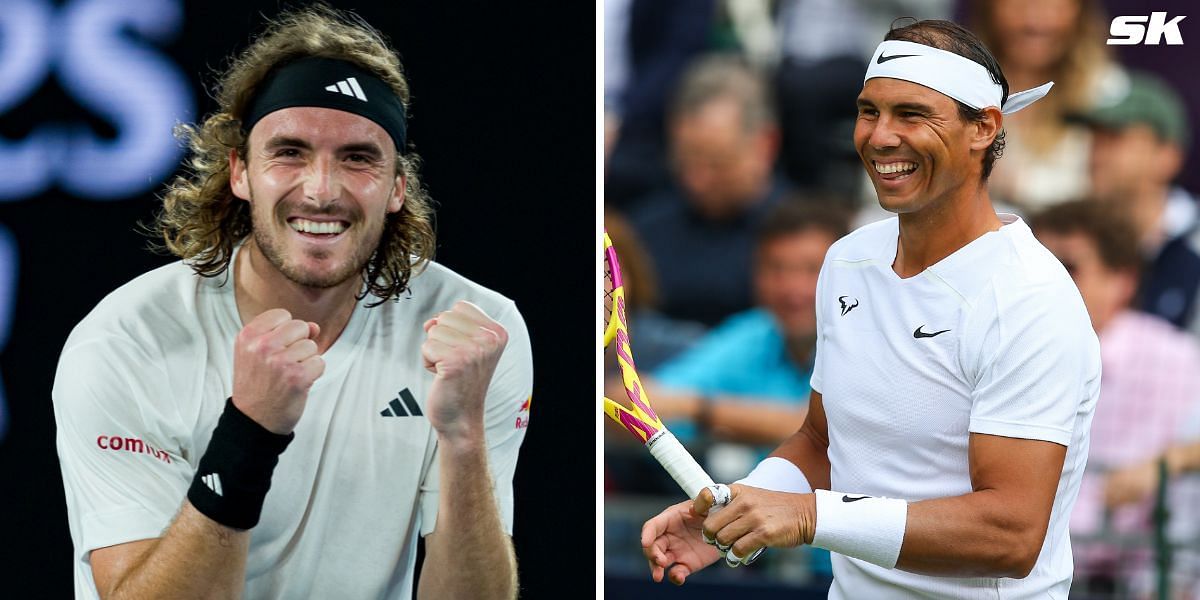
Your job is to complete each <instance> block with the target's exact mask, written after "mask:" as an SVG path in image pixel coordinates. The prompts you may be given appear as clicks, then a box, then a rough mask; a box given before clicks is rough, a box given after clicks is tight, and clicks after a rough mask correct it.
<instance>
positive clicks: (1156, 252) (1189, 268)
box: [1079, 74, 1200, 332]
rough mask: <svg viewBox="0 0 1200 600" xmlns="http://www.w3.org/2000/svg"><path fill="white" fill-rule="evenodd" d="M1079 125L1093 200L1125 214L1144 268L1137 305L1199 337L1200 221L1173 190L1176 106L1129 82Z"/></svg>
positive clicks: (1149, 80)
mask: <svg viewBox="0 0 1200 600" xmlns="http://www.w3.org/2000/svg"><path fill="white" fill-rule="evenodd" d="M1079 118H1080V119H1081V120H1083V121H1085V122H1087V123H1089V124H1090V125H1091V126H1092V131H1093V142H1092V158H1091V182H1092V183H1091V185H1092V193H1093V195H1094V196H1095V197H1096V198H1097V199H1100V200H1103V201H1105V202H1108V203H1110V204H1112V205H1114V206H1117V207H1119V208H1120V209H1121V210H1123V211H1124V214H1125V215H1126V218H1128V219H1129V220H1130V221H1131V222H1132V223H1133V225H1134V227H1135V228H1136V229H1137V236H1138V239H1139V241H1140V245H1141V249H1142V255H1143V257H1144V259H1145V260H1146V261H1147V263H1146V265H1145V267H1144V268H1143V274H1142V280H1141V284H1140V287H1139V291H1138V299H1137V305H1138V306H1139V307H1140V308H1141V309H1142V310H1145V311H1147V312H1150V313H1154V314H1156V315H1159V316H1160V317H1163V318H1164V319H1166V320H1168V321H1170V322H1172V323H1174V324H1175V325H1176V326H1178V327H1182V328H1185V329H1189V330H1191V331H1192V332H1200V320H1198V319H1197V316H1198V315H1200V310H1198V307H1197V306H1196V304H1197V303H1196V295H1197V292H1198V290H1200V220H1198V219H1197V209H1196V199H1195V198H1194V197H1193V196H1192V195H1191V194H1189V193H1188V192H1187V191H1186V190H1184V189H1183V188H1181V187H1178V186H1173V185H1172V181H1174V179H1175V177H1176V176H1177V175H1179V171H1180V169H1181V168H1182V166H1183V162H1184V157H1185V155H1186V153H1187V147H1188V139H1187V136H1188V124H1187V113H1186V112H1185V110H1184V106H1183V102H1182V101H1181V100H1180V99H1179V96H1178V95H1177V94H1176V93H1175V92H1174V91H1173V90H1171V89H1170V88H1169V87H1167V85H1166V84H1165V83H1163V82H1161V81H1160V80H1158V79H1155V78H1153V77H1150V76H1149V75H1144V74H1133V75H1131V77H1130V85H1129V88H1128V89H1127V91H1126V93H1125V94H1124V95H1123V96H1121V97H1120V98H1119V99H1118V100H1117V101H1115V102H1114V103H1113V104H1110V105H1107V106H1103V107H1099V108H1096V109H1095V110H1093V111H1091V112H1088V113H1085V114H1083V115H1081V116H1080V117H1079Z"/></svg>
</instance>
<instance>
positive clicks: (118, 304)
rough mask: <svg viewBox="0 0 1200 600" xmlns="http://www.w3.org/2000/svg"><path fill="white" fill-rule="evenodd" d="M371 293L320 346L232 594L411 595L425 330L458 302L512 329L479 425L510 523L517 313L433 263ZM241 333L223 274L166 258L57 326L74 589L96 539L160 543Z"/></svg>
mask: <svg viewBox="0 0 1200 600" xmlns="http://www.w3.org/2000/svg"><path fill="white" fill-rule="evenodd" d="M371 300H376V301H377V300H378V299H377V298H374V297H373V296H368V298H367V300H364V301H361V302H359V304H358V305H357V306H355V308H354V312H353V314H352V315H351V317H350V321H349V323H348V324H347V325H346V329H345V330H344V331H343V332H342V334H341V336H340V337H339V338H338V339H337V341H336V342H335V343H334V344H333V346H332V347H330V348H329V350H328V351H326V352H325V354H324V359H325V363H326V368H325V373H324V374H323V375H322V376H321V377H320V378H319V379H318V380H317V381H316V383H314V384H313V386H312V389H311V391H310V392H309V395H308V403H307V405H306V408H305V410H304V416H303V417H302V418H301V419H300V423H299V425H298V426H297V427H296V430H295V434H296V436H295V439H294V440H293V441H292V443H291V445H290V446H288V448H287V450H286V451H285V452H284V453H283V454H282V455H280V457H279V465H278V466H277V467H276V469H275V473H274V476H273V478H272V484H271V491H270V492H269V493H268V494H267V497H266V503H265V506H264V508H263V511H262V518H261V521H260V522H259V524H258V525H257V526H256V527H255V528H254V529H252V530H251V536H250V553H249V557H248V559H247V564H246V587H245V597H246V598H380V597H386V598H409V597H410V596H411V590H412V586H413V567H414V564H415V561H416V546H417V533H418V531H419V532H420V533H421V535H427V534H429V533H430V532H432V531H433V529H434V525H435V522H436V518H437V511H438V466H437V458H438V451H437V443H436V440H437V434H436V432H435V431H434V430H433V428H432V426H431V425H430V423H429V420H428V418H426V416H424V413H425V411H424V404H425V400H426V395H427V394H428V392H429V388H430V385H431V384H432V381H433V375H432V374H431V373H429V372H428V371H426V370H425V368H424V366H423V362H422V359H421V353H420V347H421V344H422V343H423V341H424V338H425V334H424V332H423V331H422V329H421V325H422V323H424V321H425V320H426V319H428V318H430V317H432V316H433V315H434V314H436V313H438V312H441V311H443V310H448V309H450V308H451V307H452V306H453V304H454V302H455V301H457V300H468V301H470V302H473V303H475V304H476V305H478V306H479V307H480V308H481V309H483V311H484V312H486V313H487V314H488V315H489V316H491V317H492V318H493V319H496V320H497V321H499V322H500V323H501V324H502V325H503V326H504V328H505V329H507V330H508V335H509V341H508V345H507V346H506V348H505V350H504V354H503V356H502V357H501V359H500V362H499V365H498V367H497V368H496V372H495V375H494V377H493V378H492V382H491V385H490V387H489V389H488V395H487V405H486V413H485V420H486V426H487V445H488V466H489V467H490V469H491V475H492V478H493V488H494V491H495V496H496V500H497V503H498V505H499V508H500V516H501V521H502V522H503V524H504V528H505V530H506V531H507V532H509V533H510V534H511V532H512V513H513V494H512V478H513V471H514V469H515V468H516V462H517V452H518V450H519V448H520V445H521V441H522V440H523V439H524V437H525V427H526V426H527V424H528V423H529V414H528V410H529V402H528V401H529V397H530V391H531V389H532V381H533V373H532V364H531V354H530V346H529V334H528V332H527V331H526V328H525V323H524V321H523V320H522V318H521V315H520V313H518V312H517V308H516V306H515V305H514V304H513V302H512V301H511V300H508V299H507V298H504V297H503V296H501V295H499V294H497V293H495V292H492V291H490V290H487V289H485V288H483V287H481V286H479V285H476V284H474V283H472V282H470V281H468V280H466V279H465V278H463V277H461V276H459V275H457V274H455V273H453V272H451V271H450V270H448V269H446V268H445V267H443V266H441V265H438V264H430V265H429V266H428V267H427V268H426V269H425V271H424V272H422V273H421V274H419V275H416V276H414V277H413V278H412V280H411V283H410V292H409V293H407V294H405V295H404V296H403V297H401V298H400V299H399V300H398V301H388V302H384V303H383V304H382V305H380V306H377V307H374V308H370V309H368V308H365V306H364V304H366V303H368V302H370V301H371ZM241 328H242V323H241V319H240V317H239V315H238V312H237V306H236V303H235V300H234V292H233V282H232V280H230V278H228V277H226V276H220V277H215V278H204V277H199V276H197V275H196V274H195V273H193V271H192V270H191V269H190V268H189V267H187V266H186V265H184V264H183V263H179V262H177V263H173V264H170V265H167V266H164V267H161V268H159V269H155V270H153V271H151V272H149V273H146V274H144V275H142V276H141V277H138V278H137V279H134V280H133V281H131V282H130V283H128V284H126V285H124V286H122V287H121V288H119V289H118V290H116V291H115V292H113V293H112V294H110V295H109V296H108V297H107V298H105V299H104V300H103V301H101V302H100V304H99V305H97V306H96V308H95V309H94V310H93V311H92V312H91V313H90V314H89V315H88V316H87V317H86V318H84V320H83V321H82V322H81V323H80V324H79V325H78V326H77V327H76V328H75V330H74V331H72V332H71V336H70V337H69V338H68V340H67V343H66V346H65V348H64V349H63V353H62V356H61V358H60V359H59V364H58V373H57V375H56V376H55V380H54V392H53V396H54V415H55V419H56V420H57V422H58V440H57V445H58V454H59V459H60V461H61V464H62V471H63V480H64V483H65V487H66V497H67V509H68V510H67V513H68V518H69V522H70V529H71V538H72V541H73V542H74V544H75V561H74V565H75V595H76V597H77V598H95V597H97V596H96V591H95V584H94V582H93V580H92V570H91V566H90V564H89V562H88V561H89V556H90V554H89V553H90V552H91V551H92V550H94V549H97V548H103V547H106V546H111V545H114V544H121V543H124V542H130V541H135V540H141V539H148V538H157V537H160V536H161V535H162V533H163V531H164V530H165V529H166V528H167V526H168V525H170V523H171V522H172V520H173V518H174V516H175V514H176V513H177V511H178V510H179V508H180V506H181V505H182V503H183V500H184V498H185V496H186V492H187V488H188V486H189V484H190V483H191V479H192V476H193V475H194V474H195V469H196V466H197V464H198V462H199V460H200V457H201V456H202V455H203V454H204V451H205V449H206V448H207V447H208V442H209V439H210V437H211V435H212V430H213V428H214V427H215V425H216V421H217V417H218V416H220V414H221V411H222V409H223V407H224V404H225V399H226V398H228V397H229V396H230V395H231V394H232V382H233V345H234V338H235V336H236V335H237V333H238V331H240V329H241ZM418 413H419V414H418ZM472 568H486V567H485V566H479V565H475V566H474V567H472Z"/></svg>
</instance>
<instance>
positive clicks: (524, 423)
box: [516, 396, 533, 429]
mask: <svg viewBox="0 0 1200 600" xmlns="http://www.w3.org/2000/svg"><path fill="white" fill-rule="evenodd" d="M532 400H533V396H530V397H528V398H526V399H525V401H524V402H522V403H521V408H520V409H519V410H517V426H516V428H517V429H525V428H526V427H529V403H530V402H531V401H532Z"/></svg>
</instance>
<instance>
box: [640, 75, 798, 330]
mask: <svg viewBox="0 0 1200 600" xmlns="http://www.w3.org/2000/svg"><path fill="white" fill-rule="evenodd" d="M668 138H669V141H670V148H671V158H672V163H673V167H674V176H675V178H676V180H677V183H678V185H677V187H675V188H673V189H671V190H670V191H668V192H664V193H662V194H659V195H655V196H651V197H648V198H646V199H645V200H643V201H642V202H641V203H640V204H639V206H638V208H636V209H634V210H633V211H632V212H631V213H630V221H631V222H632V223H633V225H634V228H635V229H636V230H637V232H638V234H639V236H640V237H641V239H642V241H643V242H644V243H645V245H646V249H647V251H648V252H649V254H650V257H651V258H652V259H653V261H654V264H655V265H656V266H657V267H658V275H659V292H660V294H661V300H662V302H661V307H662V310H663V312H664V313H666V314H667V315H669V316H672V317H675V318H679V319H686V320H693V321H699V322H701V323H704V324H706V325H713V324H716V323H717V322H719V321H720V320H721V319H723V318H725V317H726V316H729V315H730V314H732V313H734V312H737V311H739V310H744V309H746V308H749V307H750V305H751V303H752V301H751V297H750V275H749V267H750V259H751V254H752V253H753V247H754V242H753V237H754V228H755V226H757V225H758V223H760V222H761V221H762V219H763V216H764V215H765V214H766V213H767V211H768V210H770V208H771V207H772V206H774V205H775V204H777V203H778V202H779V200H780V199H781V198H782V196H783V194H784V186H783V184H782V180H780V179H779V178H777V177H776V176H775V175H774V171H773V166H774V163H775V156H776V153H777V149H778V146H779V132H778V127H777V125H776V120H775V113H774V110H773V108H772V107H771V103H770V101H769V96H768V92H767V87H766V84H765V83H764V81H763V80H762V78H761V77H759V76H758V75H757V74H756V73H755V72H754V71H752V70H750V69H749V68H748V67H746V66H744V65H743V64H742V63H741V62H740V61H739V59H737V58H735V57H730V56H713V57H708V58H705V59H702V60H701V61H699V62H698V63H696V64H695V65H694V66H692V67H691V68H689V70H688V71H687V73H686V74H685V75H684V77H683V80H682V83H681V85H680V88H679V90H678V92H677V93H676V95H675V99H674V102H673V103H672V104H671V106H670V110H669V116H668Z"/></svg>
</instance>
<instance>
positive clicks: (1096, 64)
mask: <svg viewBox="0 0 1200 600" xmlns="http://www.w3.org/2000/svg"><path fill="white" fill-rule="evenodd" d="M970 13H971V15H970V20H971V24H972V28H973V29H974V30H975V33H976V34H977V35H979V37H980V39H982V40H983V43H984V44H985V45H987V47H988V48H991V49H992V50H993V52H995V55H996V59H997V60H998V61H999V62H1000V66H1001V68H1003V69H1004V74H1005V76H1007V77H1008V83H1009V85H1010V86H1011V88H1012V89H1014V90H1022V89H1027V88H1030V87H1033V86H1035V85H1040V84H1042V83H1044V82H1046V81H1053V82H1054V84H1055V85H1054V92H1053V93H1051V94H1049V95H1047V96H1046V97H1045V98H1044V99H1043V100H1042V101H1041V102H1038V103H1036V104H1034V105H1033V106H1030V107H1029V108H1027V109H1025V110H1023V111H1021V112H1020V113H1017V114H1013V115H1007V116H1005V118H1004V130H1005V134H1006V136H1007V140H1006V141H1007V145H1006V147H1005V150H1004V158H1005V159H1004V160H1003V161H1001V162H1000V163H998V164H997V165H996V170H995V172H994V173H992V176H991V179H990V181H989V191H990V192H991V194H992V197H993V198H994V199H996V200H998V201H1000V202H1003V203H1006V204H1010V205H1013V206H1015V207H1017V208H1018V209H1024V210H1028V211H1036V210H1038V209H1040V208H1044V207H1046V206H1050V205H1052V204H1056V203H1058V202H1063V201H1065V200H1069V199H1073V198H1078V197H1080V196H1082V195H1084V194H1085V193H1086V192H1087V183H1088V179H1087V173H1088V171H1087V164H1088V163H1087V161H1088V146H1089V143H1090V139H1089V135H1088V132H1087V130H1086V129H1085V128H1081V127H1078V126H1075V125H1072V124H1071V123H1068V122H1066V121H1065V120H1064V119H1063V115H1064V114H1068V113H1074V112H1081V111H1084V110H1086V109H1088V108H1090V107H1091V105H1092V103H1093V102H1095V101H1096V99H1097V98H1102V97H1104V96H1106V95H1108V94H1111V93H1112V92H1111V91H1110V90H1115V89H1119V88H1120V86H1121V82H1122V81H1123V79H1124V74H1123V71H1122V70H1121V69H1120V68H1119V67H1118V66H1117V65H1116V64H1115V63H1114V62H1112V60H1111V59H1110V58H1109V51H1108V46H1107V45H1105V43H1104V42H1105V39H1106V38H1107V34H1106V30H1107V23H1106V22H1105V21H1104V19H1103V17H1102V16H1101V10H1100V7H1099V6H1098V4H1097V2H1096V1H1095V0H1006V1H1005V2H987V1H984V0H975V1H974V2H972V3H971V5H970Z"/></svg>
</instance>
